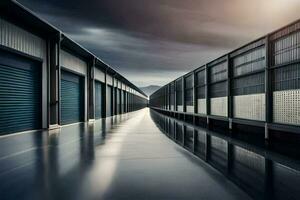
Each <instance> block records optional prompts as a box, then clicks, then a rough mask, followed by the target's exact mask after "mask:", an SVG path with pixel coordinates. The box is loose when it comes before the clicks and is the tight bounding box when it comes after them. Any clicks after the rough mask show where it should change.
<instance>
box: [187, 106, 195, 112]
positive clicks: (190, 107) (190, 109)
mask: <svg viewBox="0 0 300 200" xmlns="http://www.w3.org/2000/svg"><path fill="white" fill-rule="evenodd" d="M186 112H188V113H194V106H186Z"/></svg>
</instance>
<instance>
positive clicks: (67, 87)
mask: <svg viewBox="0 0 300 200" xmlns="http://www.w3.org/2000/svg"><path fill="white" fill-rule="evenodd" d="M83 81H84V79H83V77H81V76H78V75H76V74H73V73H70V72H66V71H62V73H61V124H71V123H76V122H81V121H83V111H84V109H83V106H84V101H83V100H84V93H83V85H84V84H83V83H84V82H83Z"/></svg>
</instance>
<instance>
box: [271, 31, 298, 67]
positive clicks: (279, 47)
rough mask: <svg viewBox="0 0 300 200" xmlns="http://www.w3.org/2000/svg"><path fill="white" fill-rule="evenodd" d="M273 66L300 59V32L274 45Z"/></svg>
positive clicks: (279, 40)
mask: <svg viewBox="0 0 300 200" xmlns="http://www.w3.org/2000/svg"><path fill="white" fill-rule="evenodd" d="M273 50H274V57H273V59H274V60H273V64H274V65H280V64H283V63H288V62H291V61H294V60H299V59H300V32H296V33H293V34H291V35H288V36H285V37H283V38H280V39H278V40H276V41H275V42H274V44H273Z"/></svg>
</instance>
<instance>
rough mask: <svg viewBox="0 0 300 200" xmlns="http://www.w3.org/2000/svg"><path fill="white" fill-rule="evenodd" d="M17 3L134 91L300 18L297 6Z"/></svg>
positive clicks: (135, 0) (207, 0)
mask: <svg viewBox="0 0 300 200" xmlns="http://www.w3.org/2000/svg"><path fill="white" fill-rule="evenodd" d="M19 1H20V2H21V3H23V4H24V5H25V6H27V7H29V8H31V9H33V10H34V11H35V12H37V13H38V14H39V15H41V16H42V17H43V18H45V19H46V20H48V21H50V23H52V24H54V25H55V26H57V27H58V28H60V29H62V30H63V31H64V32H66V33H67V34H68V35H69V36H70V37H72V38H73V39H75V40H76V41H77V42H79V43H81V44H82V45H84V46H85V47H86V48H88V49H89V50H91V51H92V52H94V53H95V54H96V55H98V56H99V57H100V58H102V59H103V60H104V61H105V62H107V63H109V64H110V65H112V66H114V67H115V68H116V70H118V71H119V72H121V73H122V74H124V75H126V76H127V77H128V78H129V79H131V80H133V81H134V82H135V83H137V84H140V85H148V84H155V83H156V82H160V83H166V82H167V81H170V80H172V79H174V78H175V77H176V76H178V75H180V74H182V73H185V72H187V71H188V70H191V69H193V68H195V67H197V66H201V65H203V64H204V63H205V62H207V61H210V60H212V59H213V58H216V57H217V56H220V55H221V54H223V53H225V52H226V51H229V50H232V49H234V48H235V47H238V46H239V45H242V44H243V43H246V42H249V41H250V40H252V39H255V38H256V37H259V36H262V35H264V34H265V33H267V32H269V31H272V30H274V29H275V28H278V27H280V26H282V25H285V24H286V23H288V22H290V21H293V20H295V19H297V18H299V17H300V14H299V8H300V1H299V0H264V1H261V0H252V1H248V0H226V1H223V0H184V1H182V0H156V1H152V0H107V1H105V0H101V1H99V0H90V1H82V0H72V1H71V0H19ZM137 75H138V76H137Z"/></svg>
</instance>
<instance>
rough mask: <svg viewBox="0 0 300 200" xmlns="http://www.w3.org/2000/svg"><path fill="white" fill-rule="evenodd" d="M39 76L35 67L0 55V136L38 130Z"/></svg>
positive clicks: (40, 87)
mask: <svg viewBox="0 0 300 200" xmlns="http://www.w3.org/2000/svg"><path fill="white" fill-rule="evenodd" d="M3 56H4V57H3ZM14 59H15V60H14ZM40 74H41V66H39V65H38V64H36V63H33V62H30V61H28V60H27V59H26V60H25V59H22V60H21V58H17V57H15V56H12V55H11V54H4V53H1V54H0V113H1V114H0V135H2V134H6V133H12V132H19V131H25V130H33V129H39V128H41V127H42V125H41V122H42V120H41V116H42V82H41V81H42V79H41V75H40Z"/></svg>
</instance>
